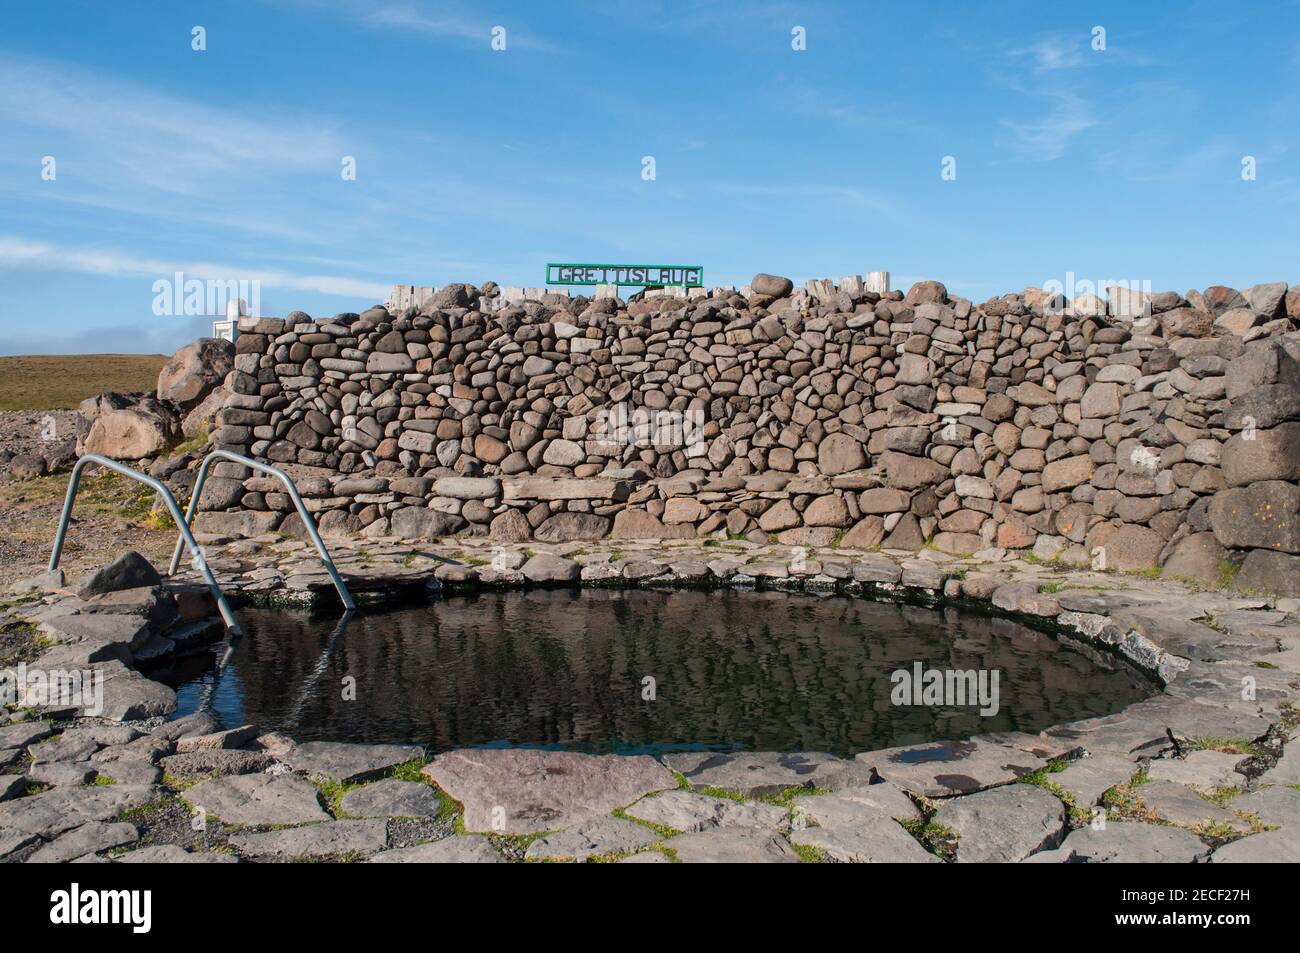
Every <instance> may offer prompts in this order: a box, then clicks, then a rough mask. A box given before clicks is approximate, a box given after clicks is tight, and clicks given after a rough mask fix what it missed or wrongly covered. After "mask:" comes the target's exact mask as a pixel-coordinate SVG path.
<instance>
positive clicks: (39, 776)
mask: <svg viewBox="0 0 1300 953" xmlns="http://www.w3.org/2000/svg"><path fill="white" fill-rule="evenodd" d="M96 774H98V772H97V771H96V770H95V766H94V765H92V764H91V763H90V762H89V761H50V762H48V763H41V764H33V765H32V769H31V771H29V772H28V774H27V776H28V777H29V778H30V779H31V780H32V781H35V782H36V783H37V784H46V785H49V786H50V787H52V788H61V787H69V786H72V787H77V786H80V785H82V784H89V783H90V782H91V781H93V780H95V776H96ZM149 783H153V782H152V781H150V782H149Z"/></svg>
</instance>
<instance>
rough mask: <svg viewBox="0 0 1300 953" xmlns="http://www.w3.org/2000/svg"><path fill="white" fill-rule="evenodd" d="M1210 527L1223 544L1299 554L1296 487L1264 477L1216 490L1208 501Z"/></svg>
mask: <svg viewBox="0 0 1300 953" xmlns="http://www.w3.org/2000/svg"><path fill="white" fill-rule="evenodd" d="M1209 517H1210V528H1211V529H1212V530H1214V536H1215V538H1216V539H1218V541H1219V542H1220V543H1222V544H1223V545H1224V546H1230V547H1234V548H1237V549H1255V548H1260V549H1271V550H1276V551H1281V552H1287V553H1300V486H1296V485H1295V484H1292V483H1285V482H1283V481H1281V480H1265V481H1263V482H1260V483H1254V484H1251V485H1250V486H1243V487H1233V488H1231V489H1227V490H1220V491H1219V492H1218V493H1216V494H1214V497H1213V499H1211V500H1210V509H1209Z"/></svg>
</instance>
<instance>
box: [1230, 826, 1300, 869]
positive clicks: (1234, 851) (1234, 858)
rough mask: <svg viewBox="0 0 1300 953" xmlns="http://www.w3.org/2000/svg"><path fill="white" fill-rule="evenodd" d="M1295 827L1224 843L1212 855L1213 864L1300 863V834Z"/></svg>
mask: <svg viewBox="0 0 1300 953" xmlns="http://www.w3.org/2000/svg"><path fill="white" fill-rule="evenodd" d="M1297 833H1298V832H1297V831H1296V829H1295V828H1283V829H1282V830H1279V831H1264V832H1263V833H1260V834H1251V835H1250V836H1249V837H1243V838H1241V839H1240V840H1235V841H1233V842H1232V843H1231V844H1224V845H1223V846H1222V847H1220V848H1219V849H1218V850H1216V851H1215V852H1214V853H1213V854H1211V855H1210V863H1212V864H1300V836H1297Z"/></svg>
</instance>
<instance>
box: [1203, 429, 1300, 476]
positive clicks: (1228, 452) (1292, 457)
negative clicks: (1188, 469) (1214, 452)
mask: <svg viewBox="0 0 1300 953" xmlns="http://www.w3.org/2000/svg"><path fill="white" fill-rule="evenodd" d="M1222 458H1223V478H1224V479H1225V480H1226V481H1227V482H1228V486H1246V485H1247V484H1251V483H1258V482H1261V481H1264V480H1287V481H1291V482H1294V481H1296V480H1300V423H1284V424H1279V425H1278V426H1276V427H1271V428H1269V429H1268V430H1251V431H1245V432H1242V433H1239V434H1236V435H1235V436H1233V437H1231V438H1229V440H1228V442H1227V443H1226V444H1224V446H1223V453H1222Z"/></svg>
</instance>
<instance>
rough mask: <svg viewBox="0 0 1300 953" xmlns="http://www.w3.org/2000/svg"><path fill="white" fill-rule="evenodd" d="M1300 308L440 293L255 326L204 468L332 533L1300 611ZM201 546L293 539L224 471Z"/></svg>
mask: <svg viewBox="0 0 1300 953" xmlns="http://www.w3.org/2000/svg"><path fill="white" fill-rule="evenodd" d="M1297 324H1300V289H1291V290H1290V291H1288V289H1287V286H1286V285H1285V284H1281V283H1277V284H1271V285H1258V286H1255V287H1253V288H1250V289H1247V290H1245V291H1244V292H1239V291H1236V290H1234V289H1231V288H1226V287H1222V286H1215V287H1211V288H1208V289H1206V290H1205V291H1203V292H1195V291H1193V292H1188V293H1187V294H1186V295H1179V294H1176V293H1161V294H1145V295H1144V294H1141V293H1136V292H1132V293H1126V294H1118V293H1113V294H1112V295H1111V296H1110V301H1109V303H1108V302H1106V301H1103V300H1101V299H1099V298H1096V297H1093V296H1091V295H1083V296H1080V297H1078V298H1076V299H1075V300H1073V301H1067V300H1065V299H1063V298H1061V297H1059V296H1053V295H1050V294H1049V293H1047V292H1044V291H1041V290H1038V289H1030V290H1027V291H1025V292H1023V293H1018V294H1007V295H1003V296H1001V297H997V298H993V299H990V300H989V301H987V302H984V303H983V304H973V303H972V302H970V301H968V300H965V299H963V298H959V297H954V296H950V295H949V294H948V292H947V289H946V288H945V287H944V286H943V285H942V284H940V283H939V282H934V281H925V282H920V283H918V284H916V285H914V286H913V287H912V288H911V289H910V290H909V291H908V292H907V293H906V294H905V295H904V294H902V293H899V292H887V293H885V294H878V293H876V292H872V291H867V290H865V288H864V286H863V285H862V284H861V283H860V282H852V281H847V282H846V281H842V282H840V283H839V285H836V284H835V283H832V282H829V281H817V282H809V283H808V286H807V287H806V288H799V289H795V288H794V287H793V286H792V284H791V283H790V282H789V281H788V280H786V279H784V278H779V277H775V276H771V275H759V276H757V277H756V278H755V279H754V281H753V282H752V283H751V285H750V286H749V287H747V288H745V289H742V291H741V292H737V291H735V290H732V289H715V290H713V291H711V292H706V291H702V290H701V291H696V292H692V293H691V294H690V295H686V296H681V295H661V296H646V297H639V298H634V299H633V300H631V301H629V302H626V303H625V302H623V301H621V300H619V299H616V298H599V299H588V298H584V297H569V296H568V295H561V294H537V295H536V296H535V298H533V299H529V300H522V301H520V300H518V296H517V295H511V296H507V295H505V294H503V293H502V292H501V290H500V289H499V288H497V287H496V286H495V285H493V284H491V283H489V284H488V285H486V286H484V287H483V288H481V289H480V288H476V287H473V286H470V285H452V286H449V287H447V288H443V289H442V290H440V291H438V292H437V293H436V294H434V295H433V296H431V297H429V298H428V299H427V300H425V301H424V302H423V303H422V304H421V305H419V306H414V305H413V306H410V307H407V308H406V309H405V310H404V311H402V312H401V313H400V314H395V313H391V312H390V311H388V310H387V308H385V307H375V308H372V309H370V310H368V311H366V312H365V313H363V314H360V315H357V314H344V315H337V316H335V317H333V318H328V319H318V320H313V319H311V318H310V317H308V316H307V315H305V314H302V313H295V314H292V315H290V316H289V317H288V318H284V319H279V318H244V319H242V320H241V322H240V330H241V334H240V336H239V338H238V340H237V342H236V346H235V351H236V353H235V356H234V368H233V370H232V371H231V372H230V374H229V376H228V377H227V378H226V380H225V385H224V386H225V389H226V390H227V391H228V392H229V395H228V396H227V397H225V403H224V406H223V407H222V409H221V410H220V411H219V412H218V413H217V416H216V420H215V427H214V430H213V440H214V441H215V442H216V443H217V444H218V445H220V446H225V447H229V448H231V449H234V450H236V451H238V452H241V453H246V454H251V455H253V456H256V457H260V458H263V459H266V460H268V461H271V462H272V463H275V464H278V465H282V466H285V467H286V469H288V470H289V471H290V472H291V473H292V474H293V475H294V476H295V478H296V480H297V483H298V486H299V489H300V490H301V491H302V493H303V495H304V496H305V497H306V498H307V500H308V503H309V507H310V508H311V509H312V510H313V511H314V512H315V514H316V517H317V520H318V522H319V523H320V525H321V527H322V530H323V531H325V532H326V533H336V534H337V533H346V534H364V535H370V536H390V535H391V536H400V537H405V538H431V537H442V536H448V535H454V534H469V535H489V536H492V537H495V538H499V539H502V540H503V541H515V542H517V541H521V540H525V539H536V540H540V541H543V542H555V543H560V542H571V541H580V540H592V539H600V538H607V537H612V538H617V539H644V538H668V539H672V538H696V537H712V538H726V537H728V536H733V537H734V536H748V537H750V538H753V539H762V540H764V541H767V540H770V539H775V540H777V541H779V542H781V543H784V544H789V545H790V546H792V547H798V546H827V545H838V546H842V547H846V548H854V549H873V548H876V547H882V548H887V549H910V550H916V549H920V548H922V547H930V548H934V549H937V550H940V551H943V552H946V553H951V554H964V553H972V552H976V551H980V550H988V549H995V548H1002V549H1006V550H1025V551H1031V552H1032V553H1033V554H1034V555H1035V556H1037V557H1038V558H1040V559H1044V560H1063V561H1065V562H1067V563H1071V564H1077V565H1081V566H1084V565H1091V566H1093V567H1094V568H1106V569H1116V570H1146V569H1154V568H1156V567H1160V566H1163V567H1164V572H1165V573H1166V574H1167V575H1176V576H1182V577H1186V578H1192V579H1198V580H1200V581H1202V582H1206V583H1211V584H1223V583H1227V582H1229V581H1233V580H1234V579H1235V583H1236V584H1237V585H1238V586H1239V587H1244V588H1259V589H1268V590H1271V591H1291V592H1292V593H1294V590H1295V587H1296V585H1297V583H1296V580H1297V578H1300V485H1298V481H1300V334H1297V331H1296V327H1297ZM202 507H203V509H204V510H208V511H209V512H207V513H206V514H204V515H202V516H201V517H200V522H199V528H200V529H202V530H204V531H206V532H208V533H213V534H224V535H234V534H243V535H254V534H256V533H260V532H268V531H271V530H276V529H278V530H280V531H282V532H289V533H295V532H298V531H300V527H299V526H297V517H296V516H293V515H289V514H290V511H291V507H290V505H289V500H288V499H287V497H286V496H285V495H284V494H283V493H282V492H280V487H279V485H278V483H277V482H276V481H274V480H272V479H268V478H264V477H261V476H256V475H252V474H250V473H248V472H246V471H244V470H242V469H241V468H239V467H237V466H234V465H230V464H222V465H220V466H219V467H218V468H217V469H216V478H215V479H212V480H210V481H209V488H208V490H207V491H205V499H204V500H203V502H202Z"/></svg>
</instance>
